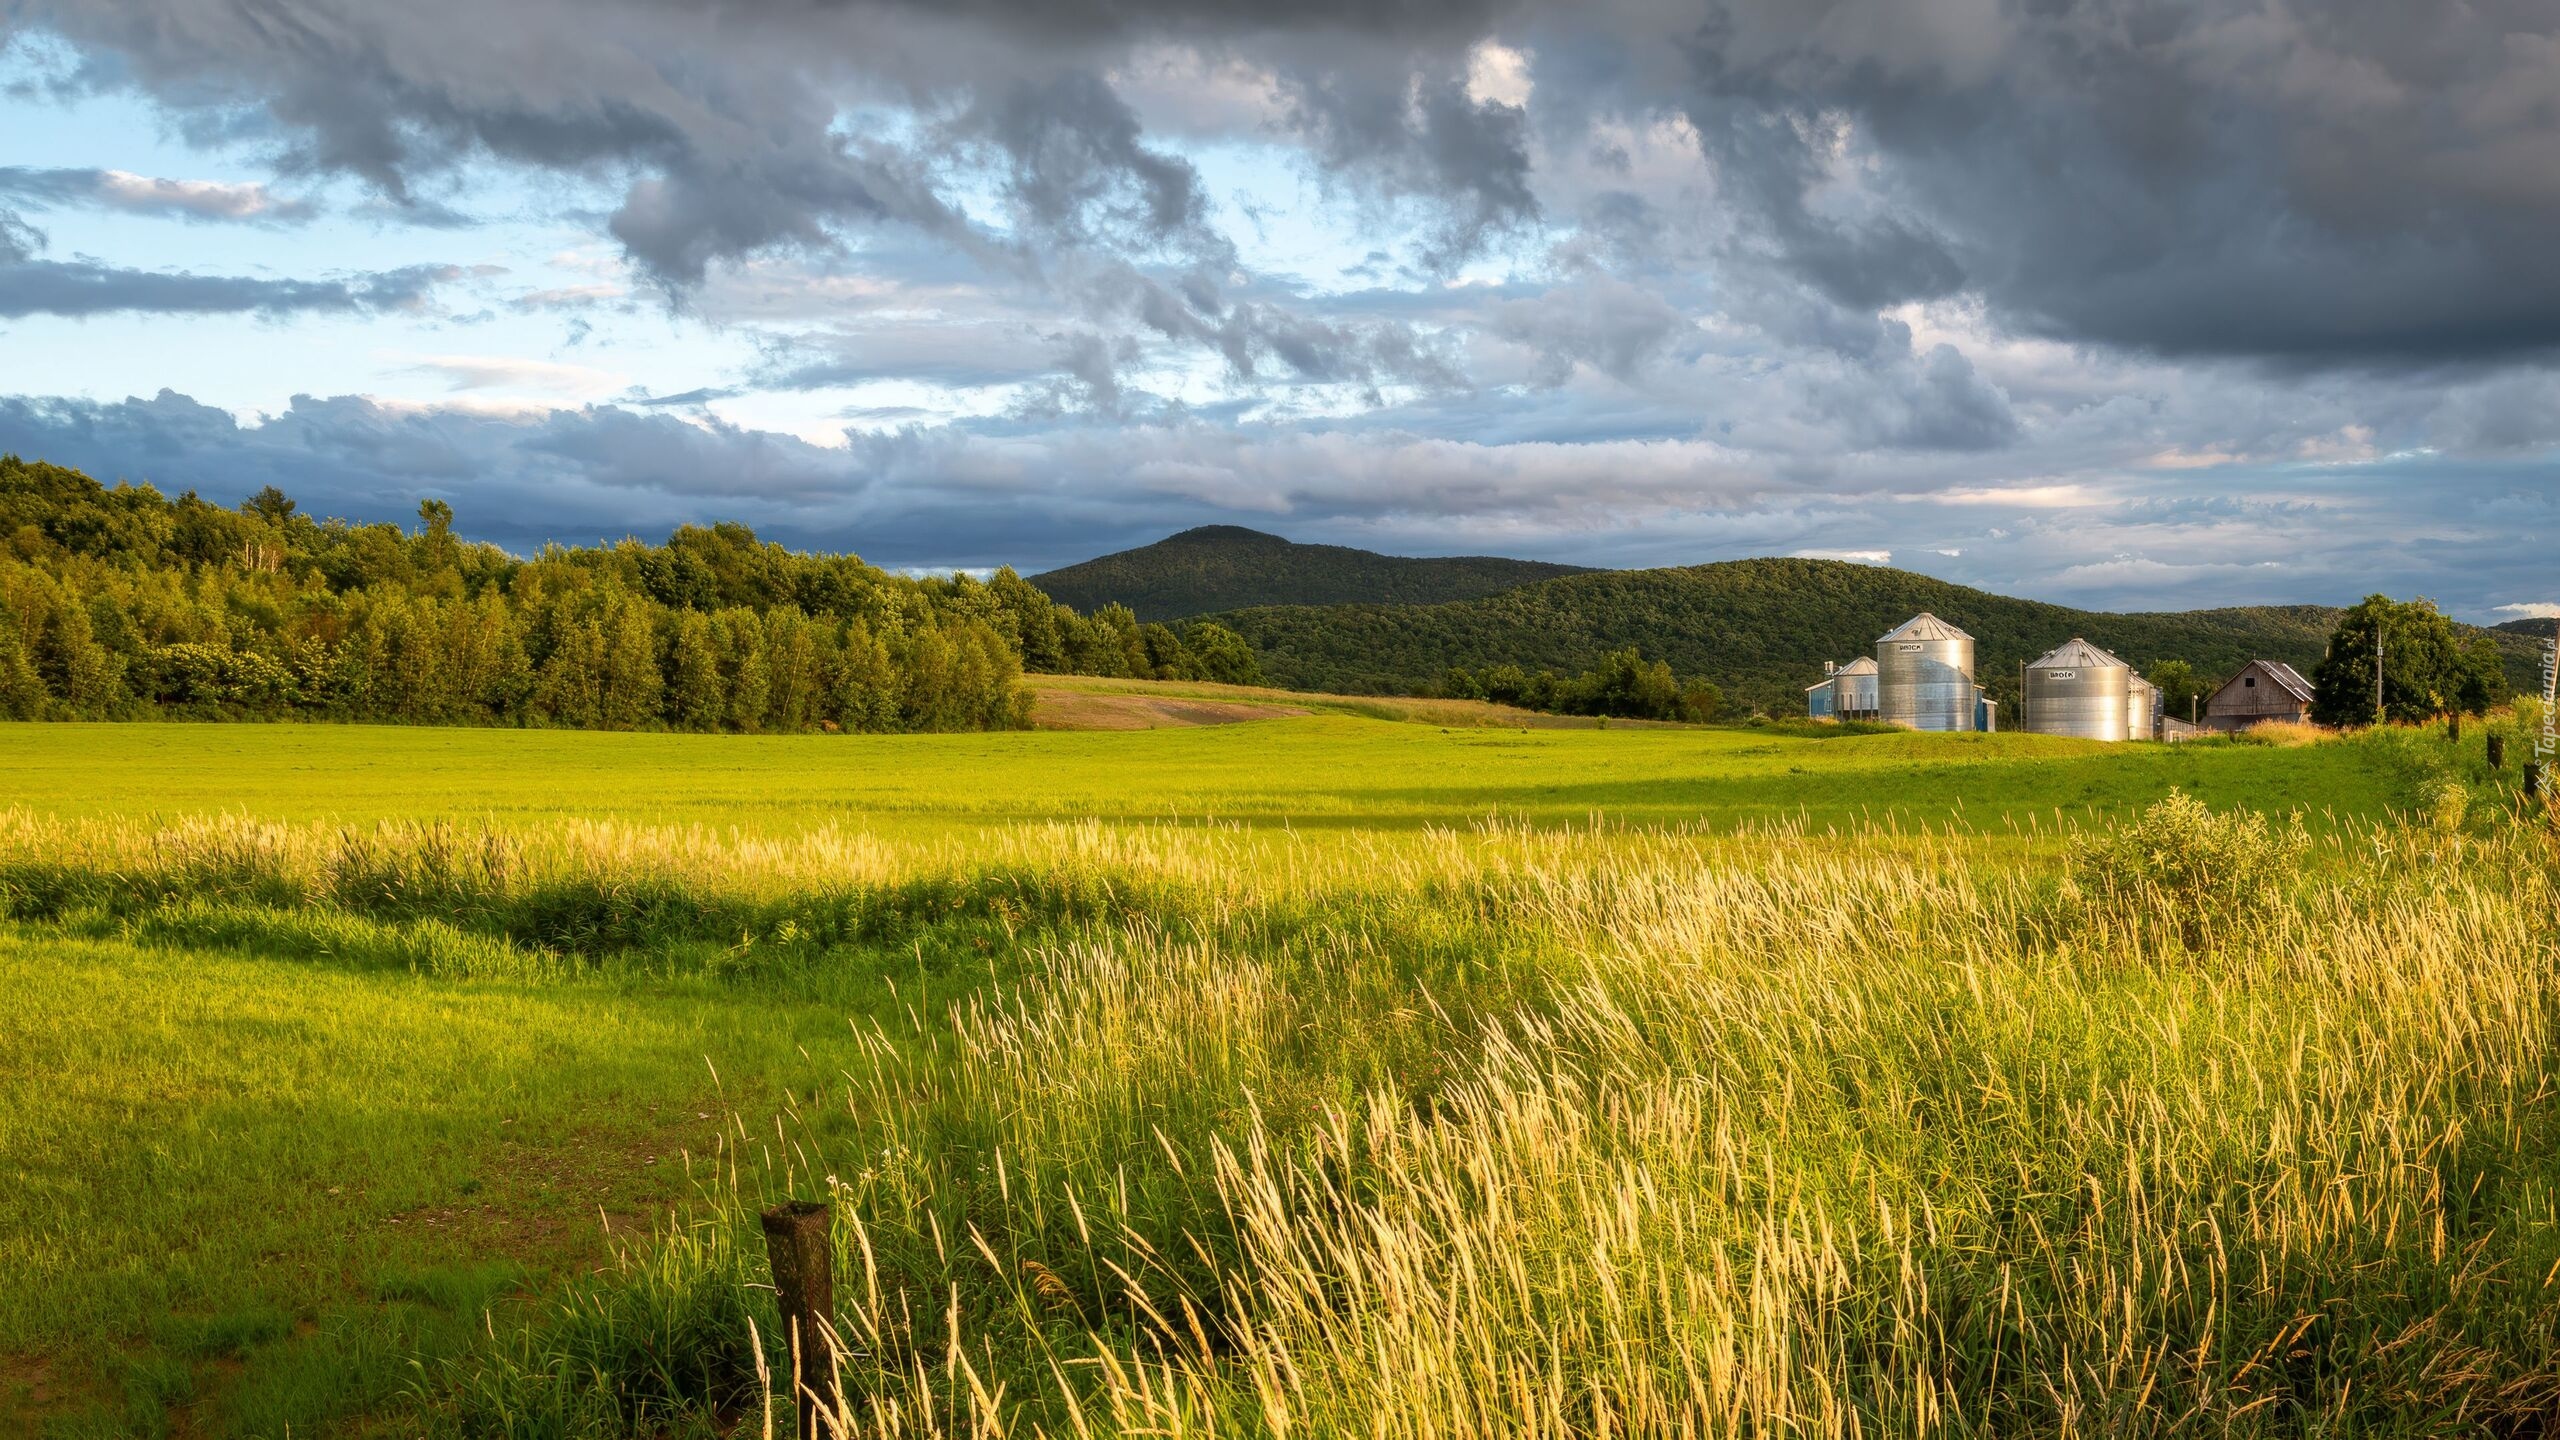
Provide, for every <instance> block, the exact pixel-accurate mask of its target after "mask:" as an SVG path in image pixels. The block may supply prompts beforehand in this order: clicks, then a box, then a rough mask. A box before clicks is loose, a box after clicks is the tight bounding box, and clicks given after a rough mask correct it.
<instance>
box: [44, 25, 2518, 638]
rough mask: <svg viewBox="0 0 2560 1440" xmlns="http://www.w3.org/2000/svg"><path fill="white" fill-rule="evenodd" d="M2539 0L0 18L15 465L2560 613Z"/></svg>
mask: <svg viewBox="0 0 2560 1440" xmlns="http://www.w3.org/2000/svg"><path fill="white" fill-rule="evenodd" d="M2555 236H2560V0H2449V3H2447V4H2444V5H2441V6H2410V5H2408V4H2406V3H2405V0H2289V3H2276V0H2180V3H2169V0H1584V3H1572V4H1563V3H1517V0H1458V3H1449V4H1435V3H1428V0H1364V3H1357V4H1354V3H1348V0H1265V3H1256V4H1252V5H1242V4H1237V3H1234V0H1037V3H1033V0H936V3H931V4H926V3H919V0H723V3H716V4H714V3H691V0H439V3H437V4H434V5H417V4H403V3H392V0H154V3H152V4H150V5H143V6H137V5H134V4H131V3H129V0H0V450H8V451H14V452H16V453H19V454H21V455H25V456H28V457H30V458H43V459H48V460H53V461H56V462H59V463H63V464H70V465H76V466H79V467H81V468H83V469H85V470H88V471H89V472H90V473H92V474H94V475H97V476H98V477H100V478H101V479H106V480H118V479H122V480H131V481H138V482H139V481H147V482H149V483H151V484H154V485H157V486H159V487H160V488H161V489H163V490H164V491H169V492H172V493H174V492H176V491H180V490H187V489H193V490H196V491H198V492H199V493H201V494H204V495H205V496H207V497H208V498H213V499H217V500H220V501H223V502H226V503H233V502H236V501H238V500H239V499H240V498H242V497H244V496H246V495H247V494H249V493H251V492H253V491H255V490H256V489H258V488H259V487H260V486H263V485H267V484H275V485H279V486H281V487H283V488H284V489H285V490H286V491H287V492H288V493H290V494H292V495H294V496H296V497H297V498H298V499H299V500H300V501H301V502H302V504H303V507H304V508H305V509H306V510H307V511H311V512H314V513H318V514H323V515H336V516H344V517H347V518H350V519H357V520H384V519H390V520H411V519H413V518H414V516H415V514H416V510H417V506H418V503H419V502H420V501H421V500H422V499H427V498H436V499H442V500H445V501H447V502H449V503H451V504H452V505H453V507H454V509H455V511H456V514H457V528H458V529H460V530H461V531H463V532H464V533H466V534H468V535H471V536H473V537H475V538H480V539H486V540H491V541H495V542H497V543H499V544H502V545H505V546H507V547H508V548H509V549H512V550H516V551H519V552H527V551H530V550H531V549H533V548H536V547H538V546H539V545H541V544H542V543H544V542H546V541H550V540H560V541H566V542H571V543H591V542H594V541H597V540H601V539H609V538H617V537H620V536H622V535H626V534H637V535H641V536H644V537H651V538H655V537H659V536H662V535H664V534H665V532H666V531H668V530H669V529H671V528H673V527H675V526H677V525H680V524H686V523H707V522H710V521H716V520H723V519H734V520H741V521H744V522H746V523H748V524H750V525H753V526H754V527H755V528H756V529H757V530H758V531H759V533H762V534H764V535H766V536H767V537H769V538H773V539H777V540H781V541H784V542H786V543H789V544H792V545H795V546H801V547H805V548H812V549H826V550H850V551H854V552H857V553H860V554H861V555H863V556H864V557H865V558H867V559H870V560H872V561H873V562H875V563H878V564H882V565H887V566H892V567H897V568H908V569H948V568H970V569H984V568H987V567H992V566H996V565H1002V564H1010V565H1014V566H1016V567H1017V568H1019V569H1021V570H1023V571H1025V572H1026V573H1035V572H1037V571H1040V570H1043V569H1047V568H1050V567H1053V566H1056V565H1060V564H1065V563H1070V562H1073V561H1076V560H1079V559H1083V558H1087V557H1089V556H1092V555H1095V554H1100V553H1103V552H1106V551H1110V550H1115V549H1120V548H1125V547H1127V546H1130V545H1135V544H1143V543H1146V542H1148V541H1151V540H1154V539H1157V538H1160V537H1161V536H1163V535H1165V534H1167V533H1170V532H1172V531H1175V530H1179V529H1182V528H1185V527H1188V526H1192V525H1198V524H1207V523H1232V524H1243V525H1250V526H1253V527H1255V528H1257V529H1263V530H1269V531H1274V532H1277V533H1280V534H1284V535H1287V536H1289V537H1291V538H1293V539H1298V540H1306V541H1323V542H1329V543H1338V544H1351V545H1360V546H1365V547H1368V548H1372V549H1380V550H1386V551H1390V552H1393V553H1401V554H1470V553H1480V554H1504V555H1516V556H1525V557H1533V558H1545V559H1555V560H1566V561H1573V562H1577V563H1582V564H1590V565H1607V566H1646V565H1674V564H1695V563H1701V562H1706V561H1712V560H1722V559H1733V558H1739V557H1743V556H1751V555H1815V556H1827V557H1834V558H1840V559H1849V560H1859V561H1866V562H1870V563H1878V564H1892V565H1897V566H1901V567H1904V568H1908V569H1913V570H1918V571H1923V572H1925V573H1928V574H1931V575H1936V576H1939V577H1941V578H1944V579H1948V580H1953V581H1957V582H1961V583H1965V584H1972V585H1978V586H1982V587H1985V588H1988V589H1993V590H1998V591H2002V592H2005V593H2011V594H2020V595H2028V596H2033V597H2036V598H2040V599H2048V600H2054V601H2059V602H2063V603H2069V604H2076V605H2087V606H2096V607H2102V608H2109V609H2188V608H2197V607H2205V606H2215V605H2227V604H2254V603H2341V602H2346V601H2351V600H2353V599H2355V598H2357V597H2359V596H2361V595H2364V594H2366V593H2370V592H2373V591H2376V590H2380V591H2386V592H2389V593H2393V594H2397V595H2401V596H2404V597H2405V596H2410V595H2426V596H2429V597H2432V598H2434V599H2435V600H2436V601H2437V602H2438V603H2439V604H2441V605H2443V606H2444V607H2445V608H2446V609H2447V610H2449V611H2451V612H2452V613H2454V614H2456V615H2458V616H2460V617H2462V618H2466V619H2472V620H2479V621H2497V620H2504V619H2513V618H2517V617H2520V616H2527V615H2550V614H2560V260H2555V259H2554V254H2555V245H2560V241H2555V238H2554V237H2555Z"/></svg>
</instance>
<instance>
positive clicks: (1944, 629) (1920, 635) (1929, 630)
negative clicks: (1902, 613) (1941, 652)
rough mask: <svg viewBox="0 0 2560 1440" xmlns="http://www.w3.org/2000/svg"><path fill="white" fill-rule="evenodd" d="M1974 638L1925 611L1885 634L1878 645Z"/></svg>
mask: <svg viewBox="0 0 2560 1440" xmlns="http://www.w3.org/2000/svg"><path fill="white" fill-rule="evenodd" d="M1972 638H1973V637H1972V636H1970V635H1967V634H1966V633H1964V632H1963V631H1961V630H1959V629H1957V628H1956V627H1954V626H1953V625H1950V624H1948V623H1947V622H1946V621H1944V620H1941V619H1939V618H1938V617H1937V616H1935V615H1932V614H1930V613H1929V612H1928V611H1926V610H1923V611H1921V612H1920V613H1919V614H1917V615H1914V616H1912V617H1911V618H1910V619H1908V620H1905V621H1903V622H1902V624H1901V625H1899V626H1897V627H1895V628H1894V629H1892V630H1889V631H1887V632H1885V634H1884V635H1883V636H1881V637H1879V638H1878V639H1877V641H1876V643H1877V644H1879V645H1882V644H1883V643H1885V641H1887V640H1970V639H1972Z"/></svg>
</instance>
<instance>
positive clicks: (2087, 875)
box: [2068, 790, 2310, 948]
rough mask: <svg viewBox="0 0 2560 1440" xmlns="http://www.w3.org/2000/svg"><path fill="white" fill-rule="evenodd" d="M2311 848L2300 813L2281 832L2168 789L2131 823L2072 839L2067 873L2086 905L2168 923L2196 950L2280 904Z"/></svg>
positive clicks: (2254, 815)
mask: <svg viewBox="0 0 2560 1440" xmlns="http://www.w3.org/2000/svg"><path fill="white" fill-rule="evenodd" d="M2309 845H2310V837H2309V836H2308V835H2307V834H2306V833H2305V832H2304V830H2303V828H2302V820H2301V817H2300V816H2296V817H2294V818H2293V820H2291V821H2290V822H2289V823H2288V824H2287V825H2286V826H2284V827H2283V828H2281V829H2279V828H2278V827H2276V826H2275V825H2272V824H2270V823H2269V822H2268V820H2267V817H2266V816H2264V815H2262V814H2259V813H2258V812H2256V811H2243V810H2234V811H2230V812H2228V813H2225V814H2216V813H2214V811H2212V810H2211V809H2210V808H2208V807H2207V806H2206V805H2205V803H2204V802H2203V801H2201V800H2198V799H2196V798H2195V797H2194V796H2191V795H2188V794H2187V793H2185V792H2184V791H2180V790H2172V791H2170V792H2169V797H2168V798H2167V799H2165V800H2161V801H2158V802H2156V803H2155V804H2153V805H2152V806H2151V807H2150V808H2148V809H2146V810H2144V811H2143V812H2142V816H2141V818H2140V819H2138V820H2135V821H2134V822H2133V823H2131V824H2129V825H2120V826H2118V827H2116V828H2114V829H2112V830H2107V831H2101V832H2097V833H2092V834H2083V835H2079V836H2075V837H2073V839H2072V842H2071V848H2070V852H2069V856H2068V870H2069V875H2070V879H2071V883H2072V885H2073V886H2074V887H2076V888H2077V890H2078V891H2079V892H2080V894H2081V895H2082V896H2083V897H2084V898H2086V899H2089V900H2091V901H2094V902H2096V903H2099V904H2106V905H2114V906H2119V907H2125V908H2128V909H2131V910H2132V911H2134V912H2135V913H2136V914H2149V915H2155V916H2160V917H2162V918H2166V919H2169V920H2171V921H2172V922H2173V923H2175V924H2176V926H2177V928H2178V933H2179V935H2180V936H2181V937H2182V938H2183V939H2184V940H2185V941H2186V943H2187V944H2188V945H2189V946H2190V947H2193V948H2202V947H2203V946H2205V944H2206V943H2207V941H2208V939H2209V938H2210V936H2211V935H2212V934H2213V933H2214V931H2215V929H2216V928H2218V927H2232V928H2247V927H2248V926H2249V925H2250V924H2251V922H2253V921H2254V920H2256V919H2257V918H2259V917H2261V916H2263V915H2264V914H2265V913H2266V912H2267V911H2268V910H2270V909H2272V908H2273V907H2274V906H2275V905H2276V904H2277V903H2278V902H2279V901H2281V900H2282V899H2283V896H2284V891H2285V888H2286V886H2287V885H2288V884H2289V882H2290V881H2291V880H2292V879H2293V877H2294V875H2295V874H2296V873H2297V871H2298V870H2299V868H2300V865H2301V859H2302V854H2303V851H2304V850H2305V849H2307V848H2308V847H2309Z"/></svg>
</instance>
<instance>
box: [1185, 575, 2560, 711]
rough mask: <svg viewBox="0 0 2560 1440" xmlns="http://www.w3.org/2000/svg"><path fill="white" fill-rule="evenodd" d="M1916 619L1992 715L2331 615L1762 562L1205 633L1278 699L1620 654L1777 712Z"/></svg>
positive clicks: (2275, 637) (2227, 667) (1361, 609)
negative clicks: (2172, 605)
mask: <svg viewBox="0 0 2560 1440" xmlns="http://www.w3.org/2000/svg"><path fill="white" fill-rule="evenodd" d="M1923 611H1928V612H1931V613H1934V614H1936V615H1937V616H1939V617H1940V618H1942V619H1944V620H1945V621H1947V622H1948V623H1950V624H1953V625H1956V626H1958V627H1960V628H1962V629H1963V630H1965V631H1966V632H1968V633H1970V634H1971V635H1972V636H1973V637H1974V644H1975V657H1976V666H1977V673H1978V674H1979V675H1980V677H1981V679H1982V682H1983V684H1984V686H1985V688H1987V689H1989V690H1990V691H1991V692H1992V693H1993V694H1994V695H1995V696H1999V697H2001V698H2002V699H2003V701H2004V703H2005V702H2008V701H2011V700H2014V698H2015V694H2016V691H2017V686H2018V679H2017V675H2018V666H2019V664H2020V663H2021V662H2023V661H2026V660H2029V659H2032V658H2033V657H2035V656H2037V655H2041V654H2043V653H2044V652H2045V651H2047V650H2050V649H2052V648H2053V647H2054V646H2056V645H2059V644H2061V643H2062V642H2063V641H2065V640H2068V639H2070V638H2071V637H2073V636H2075V635H2077V636H2082V637H2085V638H2086V639H2087V640H2088V641H2089V642H2090V643H2092V644H2094V645H2097V646H2100V647H2101V648H2103V649H2106V650H2108V651H2111V652H2113V653H2115V654H2117V655H2119V656H2122V657H2123V658H2124V659H2125V660H2126V661H2127V662H2128V663H2130V664H2132V665H2133V666H2134V667H2135V668H2137V669H2148V668H2149V667H2151V666H2153V665H2156V664H2158V663H2159V662H2160V661H2162V660H2168V659H2179V660H2184V661H2186V662H2187V663H2189V664H2191V665H2193V666H2194V667H2195V668H2196V669H2197V670H2198V671H2199V672H2200V673H2202V674H2203V675H2204V676H2206V677H2207V678H2213V677H2217V676H2223V675H2229V674H2231V673H2232V672H2234V671H2236V670H2238V669H2239V668H2240V666H2241V665H2242V664H2244V663H2246V662H2247V661H2250V660H2256V659H2267V660H2281V661H2283V662H2285V663H2286V664H2289V665H2292V666H2294V667H2295V668H2297V669H2299V670H2301V671H2302V672H2303V673H2305V674H2309V673H2310V672H2311V670H2312V668H2313V667H2314V666H2316V665H2317V664H2318V663H2319V661H2320V657H2321V655H2322V654H2323V653H2324V652H2325V651H2326V649H2327V646H2328V640H2329V632H2330V631H2331V630H2332V629H2334V628H2335V627H2336V625H2337V621H2338V615H2339V613H2340V612H2339V611H2338V610H2337V609H2335V608H2333V607H2330V606H2323V605H2261V606H2248V607H2240V608H2233V609H2221V610H2186V611H2171V612H2150V613H2136V614H2107V613H2104V612H2099V611H2091V610H2076V609H2072V608H2070V607H2068V606H2063V605H2048V604H2044V603H2042V602H2039V601H2034V600H2019V599H2014V598H2012V597H2009V596H2006V595H1995V594H1992V593H1991V592H1989V591H1987V590H1976V589H1972V588H1970V587H1968V586H1963V585H1954V584H1950V583H1948V582H1946V581H1944V580H1936V579H1932V578H1930V577H1929V576H1926V575H1919V574H1914V573H1912V572H1911V571H1908V570H1894V569H1889V568H1886V567H1883V566H1874V565H1853V564H1847V563H1844V562H1840V561H1834V560H1798V559H1763V560H1732V561H1724V562H1721V563H1718V564H1712V565H1694V566H1687V567H1682V568H1676V569H1662V570H1603V571H1594V572H1588V573H1584V574H1579V575H1571V576H1566V577H1563V578H1560V579H1553V580H1545V581H1541V582H1538V583H1536V584H1532V585H1524V586H1519V587H1517V588H1514V589H1509V590H1505V591H1503V592H1501V593H1499V594H1494V595H1486V596H1479V597H1476V598H1473V599H1467V600H1459V601H1452V602H1448V603H1443V604H1437V605H1328V606H1270V607H1263V608H1258V609H1243V610H1236V611H1231V612H1227V613H1224V614H1220V615H1218V616H1217V617H1216V618H1217V619H1218V621H1219V622H1220V623H1222V624H1225V625H1227V626H1229V627H1231V628H1233V629H1235V630H1236V631H1238V632H1240V633H1241V634H1243V636H1244V637H1245V638H1246V639H1247V640H1248V641H1250V642H1252V644H1253V648H1254V650H1255V652H1256V654H1257V655H1258V656H1259V657H1260V659H1261V662H1262V671H1263V674H1264V675H1265V676H1267V677H1268V678H1269V679H1270V680H1271V682H1272V683H1273V684H1277V685H1286V686H1292V687H1296V688H1302V689H1318V690H1339V691H1343V692H1346V693H1355V694H1374V693H1380V692H1387V693H1396V692H1405V693H1411V692H1415V691H1426V690H1429V689H1431V688H1432V687H1434V686H1435V685H1437V684H1438V683H1439V681H1440V680H1441V678H1442V677H1443V676H1444V675H1445V674H1446V673H1447V671H1448V669H1449V667H1451V666H1461V667H1465V668H1468V669H1471V670H1472V669H1480V668H1483V667H1485V666H1491V665H1501V664H1515V665H1519V666H1521V667H1523V668H1525V669H1528V670H1533V671H1534V670H1538V669H1551V670H1555V671H1557V672H1559V673H1564V674H1571V673H1575V672H1578V671H1581V670H1584V669H1587V668H1589V667H1590V666H1592V665H1593V664H1594V663H1596V662H1597V661H1598V660H1599V659H1600V658H1601V657H1602V656H1604V655H1606V654H1607V653H1608V652H1609V651H1611V650H1613V649H1617V648H1619V647H1622V646H1628V645H1632V646H1635V647H1636V648H1638V649H1639V650H1641V651H1643V652H1644V654H1645V656H1646V657H1647V658H1649V659H1660V660H1666V661H1669V662H1670V664H1671V667H1672V669H1674V670H1675V671H1677V672H1679V673H1680V674H1682V675H1684V676H1688V675H1695V676H1702V677H1704V678H1706V679H1709V680H1712V681H1714V682H1715V683H1716V684H1717V685H1719V686H1721V687H1722V688H1723V689H1724V691H1725V694H1726V696H1727V698H1728V699H1729V700H1731V701H1734V702H1738V704H1740V705H1741V706H1745V707H1765V708H1768V709H1770V710H1773V711H1778V710H1784V709H1788V708H1792V707H1797V706H1801V705H1802V704H1803V697H1804V687H1805V686H1807V685H1810V684H1812V683H1813V682H1814V681H1816V680H1819V679H1821V678H1822V662H1823V661H1825V660H1840V661H1845V660H1850V659H1853V658H1855V657H1857V656H1859V655H1867V654H1872V653H1874V649H1875V643H1876V638H1877V637H1878V636H1880V635H1883V634H1884V633H1885V632H1886V631H1888V630H1890V629H1892V628H1893V627H1894V626H1897V625H1900V624H1902V623H1903V622H1904V621H1906V620H1909V619H1910V618H1911V617H1912V616H1914V615H1917V614H1919V613H1921V612H1923ZM2540 623H2541V624H2543V625H2544V626H2546V627H2547V626H2548V625H2549V624H2550V622H2548V621H2543V622H2540ZM2459 628H2460V629H2461V630H2462V631H2464V632H2465V633H2470V634H2477V633H2483V632H2480V631H2477V630H2475V629H2473V627H2469V626H2462V627H2459ZM2500 632H2504V633H2498V632H2492V633H2496V638H2497V640H2498V644H2499V649H2500V650H2501V652H2503V654H2504V655H2505V657H2506V662H2507V664H2506V668H2507V675H2508V678H2509V680H2510V681H2511V682H2512V683H2514V684H2516V685H2517V686H2519V687H2522V686H2524V685H2527V684H2535V683H2538V681H2536V680H2535V679H2534V678H2533V677H2534V672H2535V668H2536V666H2537V664H2538V661H2537V659H2536V656H2537V654H2538V650H2537V647H2536V644H2535V635H2534V634H2532V633H2527V632H2521V631H2517V630H2516V628H2515V627H2512V626H2502V627H2500Z"/></svg>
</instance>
